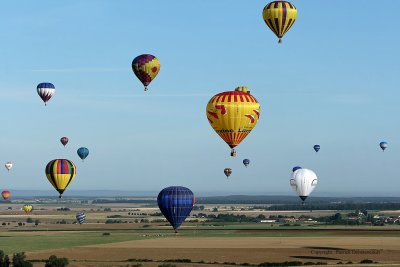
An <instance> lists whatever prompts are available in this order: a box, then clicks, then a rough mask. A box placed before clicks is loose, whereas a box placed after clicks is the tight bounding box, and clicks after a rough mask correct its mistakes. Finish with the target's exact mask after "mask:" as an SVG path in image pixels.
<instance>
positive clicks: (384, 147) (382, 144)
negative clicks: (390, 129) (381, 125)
mask: <svg viewBox="0 0 400 267" xmlns="http://www.w3.org/2000/svg"><path fill="white" fill-rule="evenodd" d="M379 146H380V147H381V149H382V150H383V151H385V149H386V148H387V147H388V143H387V142H385V141H383V142H380V143H379Z"/></svg>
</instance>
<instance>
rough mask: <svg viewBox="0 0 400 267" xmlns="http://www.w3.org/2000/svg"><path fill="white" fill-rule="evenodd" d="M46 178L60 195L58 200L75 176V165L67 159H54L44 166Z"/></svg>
mask: <svg viewBox="0 0 400 267" xmlns="http://www.w3.org/2000/svg"><path fill="white" fill-rule="evenodd" d="M45 172H46V176H47V179H48V180H49V182H50V183H51V184H52V186H53V187H54V188H55V189H56V190H57V191H58V192H59V193H60V198H61V196H62V194H63V193H64V191H65V189H66V188H67V187H68V186H69V185H70V184H71V182H72V180H74V178H75V176H76V167H75V164H74V163H73V162H72V161H70V160H68V159H54V160H51V161H50V162H49V163H47V165H46V169H45Z"/></svg>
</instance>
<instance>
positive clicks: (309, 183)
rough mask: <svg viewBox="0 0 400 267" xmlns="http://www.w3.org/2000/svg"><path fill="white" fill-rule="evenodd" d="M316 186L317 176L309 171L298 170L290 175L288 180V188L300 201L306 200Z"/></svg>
mask: <svg viewBox="0 0 400 267" xmlns="http://www.w3.org/2000/svg"><path fill="white" fill-rule="evenodd" d="M316 185H317V175H316V174H315V173H314V172H313V171H312V170H309V169H298V170H296V171H295V172H293V173H292V177H291V179H290V186H291V187H292V189H293V191H295V192H296V193H297V194H298V195H299V197H300V198H301V200H303V201H304V200H306V198H307V197H308V196H309V195H310V194H311V192H312V191H313V190H314V189H315V187H316Z"/></svg>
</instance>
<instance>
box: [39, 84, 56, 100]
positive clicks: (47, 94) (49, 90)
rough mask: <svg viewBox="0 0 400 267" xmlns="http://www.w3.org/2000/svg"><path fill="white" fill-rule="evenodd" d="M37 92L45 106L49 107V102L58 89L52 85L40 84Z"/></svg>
mask: <svg viewBox="0 0 400 267" xmlns="http://www.w3.org/2000/svg"><path fill="white" fill-rule="evenodd" d="M36 90H37V93H38V95H39V96H40V98H41V99H42V100H43V102H44V104H45V105H47V101H49V100H50V98H51V97H52V96H53V94H54V92H55V90H56V88H55V87H54V85H53V84H52V83H39V84H38V86H37V87H36Z"/></svg>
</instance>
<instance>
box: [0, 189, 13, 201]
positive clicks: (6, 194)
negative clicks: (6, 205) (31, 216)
mask: <svg viewBox="0 0 400 267" xmlns="http://www.w3.org/2000/svg"><path fill="white" fill-rule="evenodd" d="M10 194H11V193H10V191H8V190H4V191H3V192H1V196H2V197H3V199H4V200H7V199H9V197H10Z"/></svg>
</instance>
